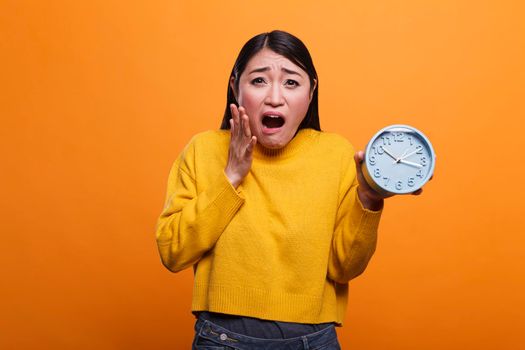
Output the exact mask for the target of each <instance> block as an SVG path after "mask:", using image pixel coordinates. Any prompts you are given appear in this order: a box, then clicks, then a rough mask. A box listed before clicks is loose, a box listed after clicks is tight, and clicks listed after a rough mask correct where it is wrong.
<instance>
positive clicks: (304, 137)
mask: <svg viewBox="0 0 525 350" xmlns="http://www.w3.org/2000/svg"><path fill="white" fill-rule="evenodd" d="M315 133H316V130H314V129H301V130H299V131H298V132H297V133H296V134H295V136H294V137H293V138H292V139H291V140H290V142H288V144H287V145H286V146H284V147H282V148H277V149H270V148H266V147H264V146H262V145H260V144H258V143H257V144H256V145H255V149H254V150H253V157H254V158H257V159H263V160H276V159H284V158H289V157H291V156H293V155H294V154H296V153H297V152H298V151H299V150H301V149H303V148H305V147H306V146H308V145H310V144H311V143H312V142H310V141H311V139H312V137H313V136H314V135H315Z"/></svg>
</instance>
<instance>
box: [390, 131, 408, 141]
mask: <svg viewBox="0 0 525 350" xmlns="http://www.w3.org/2000/svg"><path fill="white" fill-rule="evenodd" d="M392 135H394V142H405V140H403V137H405V134H404V133H402V132H394V133H392Z"/></svg>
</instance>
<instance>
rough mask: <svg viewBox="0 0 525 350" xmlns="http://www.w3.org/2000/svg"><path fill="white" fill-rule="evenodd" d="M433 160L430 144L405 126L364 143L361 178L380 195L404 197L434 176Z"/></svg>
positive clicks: (415, 131)
mask: <svg viewBox="0 0 525 350" xmlns="http://www.w3.org/2000/svg"><path fill="white" fill-rule="evenodd" d="M435 159H436V156H435V154H434V150H433V149H432V145H431V144H430V141H429V140H428V139H427V138H426V137H425V136H424V135H423V133H421V132H420V131H419V130H417V129H415V128H413V127H411V126H408V125H392V126H388V127H386V128H384V129H382V130H380V131H379V132H378V133H377V134H376V135H375V136H374V137H373V138H372V139H371V140H370V142H369V143H368V146H367V149H366V155H365V161H364V162H363V174H364V175H365V179H366V181H367V182H368V184H369V185H370V186H371V187H372V188H374V189H375V190H376V191H378V192H380V193H383V194H406V193H412V192H414V191H416V190H418V189H419V188H421V187H422V186H423V185H424V184H425V183H426V182H427V181H428V180H429V179H430V177H431V176H432V173H433V172H434V164H435Z"/></svg>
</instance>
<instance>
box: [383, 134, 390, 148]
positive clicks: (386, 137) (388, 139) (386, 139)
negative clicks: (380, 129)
mask: <svg viewBox="0 0 525 350" xmlns="http://www.w3.org/2000/svg"><path fill="white" fill-rule="evenodd" d="M381 140H383V145H384V146H386V145H391V144H392V143H391V141H390V136H381Z"/></svg>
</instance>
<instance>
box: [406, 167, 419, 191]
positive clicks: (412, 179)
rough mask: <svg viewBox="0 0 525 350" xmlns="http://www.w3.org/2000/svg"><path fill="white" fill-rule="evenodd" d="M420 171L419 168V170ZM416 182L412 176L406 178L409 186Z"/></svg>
mask: <svg viewBox="0 0 525 350" xmlns="http://www.w3.org/2000/svg"><path fill="white" fill-rule="evenodd" d="M420 171H421V170H420ZM415 184H416V179H415V178H413V177H409V178H408V186H410V187H414V185H415Z"/></svg>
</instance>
